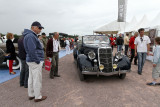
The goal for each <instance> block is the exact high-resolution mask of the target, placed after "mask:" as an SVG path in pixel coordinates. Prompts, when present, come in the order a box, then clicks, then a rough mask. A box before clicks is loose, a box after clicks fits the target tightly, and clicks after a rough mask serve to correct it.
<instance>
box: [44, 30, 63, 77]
mask: <svg viewBox="0 0 160 107" xmlns="http://www.w3.org/2000/svg"><path fill="white" fill-rule="evenodd" d="M58 39H59V33H58V32H55V33H54V35H53V38H51V39H50V40H48V43H47V48H46V55H47V58H52V67H51V71H50V78H51V79H54V76H55V77H60V75H58V61H59V50H60V43H59V40H58Z"/></svg>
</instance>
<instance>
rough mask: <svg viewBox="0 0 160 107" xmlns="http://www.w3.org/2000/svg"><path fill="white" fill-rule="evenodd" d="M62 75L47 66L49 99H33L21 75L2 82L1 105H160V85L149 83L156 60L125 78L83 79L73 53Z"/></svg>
mask: <svg viewBox="0 0 160 107" xmlns="http://www.w3.org/2000/svg"><path fill="white" fill-rule="evenodd" d="M59 74H60V75H61V77H60V78H54V79H50V78H49V72H48V71H45V70H43V88H42V94H43V95H46V96H48V98H47V99H46V100H45V101H42V102H39V103H35V102H34V101H29V100H28V96H27V89H25V88H22V87H21V88H20V87H19V77H16V78H14V79H12V80H9V81H7V82H5V83H2V84H0V107H159V106H160V105H159V104H160V86H147V85H146V83H147V82H150V81H151V80H152V63H151V62H149V61H146V63H145V65H144V69H143V74H142V75H138V74H137V66H135V65H133V64H132V71H131V72H130V73H128V74H127V76H126V78H125V79H124V80H121V79H119V78H118V77H117V76H110V77H104V76H100V77H96V76H88V77H87V79H86V81H84V82H82V81H80V80H79V77H78V73H77V68H76V65H75V63H74V59H73V55H72V54H70V55H66V56H65V57H63V58H61V59H60V61H59Z"/></svg>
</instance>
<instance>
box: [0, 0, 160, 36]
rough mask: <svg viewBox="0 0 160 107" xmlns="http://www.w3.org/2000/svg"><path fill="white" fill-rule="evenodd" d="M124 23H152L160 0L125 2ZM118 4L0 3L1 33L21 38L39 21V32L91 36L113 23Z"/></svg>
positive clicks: (105, 0)
mask: <svg viewBox="0 0 160 107" xmlns="http://www.w3.org/2000/svg"><path fill="white" fill-rule="evenodd" d="M127 4H128V7H127V21H130V20H131V19H132V17H133V16H136V18H137V19H138V20H140V19H141V18H142V17H143V15H144V14H146V15H147V16H148V19H150V20H152V19H153V18H154V17H155V16H156V15H157V14H158V13H159V12H160V0H128V3H127ZM117 17H118V0H0V33H5V34H6V33H7V32H12V33H14V34H21V32H22V31H23V30H24V29H25V28H28V29H29V28H30V26H31V23H32V22H33V21H39V22H40V23H41V24H42V25H43V26H44V27H45V29H44V30H43V31H42V32H46V33H50V32H55V31H57V32H63V33H67V34H71V35H73V34H78V35H85V34H93V30H95V29H96V28H97V27H100V26H101V25H104V24H107V23H109V22H111V21H114V20H116V19H117Z"/></svg>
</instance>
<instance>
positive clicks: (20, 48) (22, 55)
mask: <svg viewBox="0 0 160 107" xmlns="http://www.w3.org/2000/svg"><path fill="white" fill-rule="evenodd" d="M23 40H24V36H22V37H21V38H19V40H18V52H19V53H18V56H19V58H20V59H22V60H26V51H25V49H24V44H23Z"/></svg>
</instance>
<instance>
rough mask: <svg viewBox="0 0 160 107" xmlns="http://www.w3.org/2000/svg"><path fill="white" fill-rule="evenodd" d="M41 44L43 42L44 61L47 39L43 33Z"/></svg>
mask: <svg viewBox="0 0 160 107" xmlns="http://www.w3.org/2000/svg"><path fill="white" fill-rule="evenodd" d="M42 42H43V48H44V57H45V59H46V48H47V42H48V38H47V36H46V34H45V33H44V32H43V33H42Z"/></svg>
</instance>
